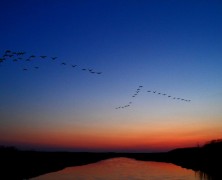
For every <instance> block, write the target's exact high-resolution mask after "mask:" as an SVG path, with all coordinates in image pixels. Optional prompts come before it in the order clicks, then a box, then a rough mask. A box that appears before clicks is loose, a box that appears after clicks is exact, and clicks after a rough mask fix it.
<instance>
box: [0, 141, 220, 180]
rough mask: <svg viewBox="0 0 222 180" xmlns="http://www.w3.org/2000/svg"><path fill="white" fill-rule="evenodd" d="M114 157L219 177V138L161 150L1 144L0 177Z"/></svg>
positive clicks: (22, 175) (15, 178)
mask: <svg viewBox="0 0 222 180" xmlns="http://www.w3.org/2000/svg"><path fill="white" fill-rule="evenodd" d="M114 157H127V158H133V159H136V160H142V161H157V162H167V163H173V164H176V165H178V166H181V167H184V168H187V169H192V170H194V171H196V172H200V173H202V174H203V175H206V176H209V177H211V179H218V180H219V179H222V175H221V172H222V171H221V170H222V166H220V164H221V162H222V142H213V143H210V144H207V145H205V146H203V147H192V148H180V149H175V150H172V151H169V152H164V153H87V152H79V153H78V152H40V151H19V150H17V149H15V148H9V147H6V148H5V147H4V148H3V147H2V148H0V168H1V174H0V179H5V180H6V179H10V180H11V179H13V180H20V179H28V178H33V177H36V176H39V175H42V174H45V173H49V172H54V171H58V170H62V169H64V168H65V167H70V166H79V165H85V164H90V163H95V162H98V161H101V160H105V159H108V158H114ZM209 179H210V178H209Z"/></svg>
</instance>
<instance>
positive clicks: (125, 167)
mask: <svg viewBox="0 0 222 180" xmlns="http://www.w3.org/2000/svg"><path fill="white" fill-rule="evenodd" d="M203 178H204V177H203ZM54 179H60V180H104V179H105V180H119V179H121V180H124V179H127V180H147V179H148V180H162V179H164V180H178V179H180V180H187V179H189V180H200V179H202V178H201V176H200V174H196V173H195V172H194V171H192V170H188V169H185V168H181V167H179V166H176V165H173V164H170V163H162V162H149V161H137V160H134V159H129V158H112V159H107V160H104V161H100V162H98V163H93V164H88V165H84V166H75V167H68V168H65V169H64V170H61V171H57V172H53V173H48V174H46V175H42V176H39V177H36V178H33V180H54Z"/></svg>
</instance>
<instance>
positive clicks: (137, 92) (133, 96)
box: [115, 86, 191, 109]
mask: <svg viewBox="0 0 222 180" xmlns="http://www.w3.org/2000/svg"><path fill="white" fill-rule="evenodd" d="M142 87H143V86H139V87H138V88H137V89H136V92H135V93H134V94H133V95H132V96H131V97H132V98H135V97H136V96H137V95H138V94H139V93H140V91H141V89H142ZM147 92H148V93H153V94H156V95H161V96H165V97H167V98H171V99H173V100H179V101H184V102H190V101H191V100H190V99H184V98H180V97H175V96H172V95H169V94H166V93H161V92H157V91H153V90H148V91H147ZM131 104H132V101H130V102H129V103H128V104H125V105H123V106H118V107H116V108H115V109H124V108H128V107H130V106H131Z"/></svg>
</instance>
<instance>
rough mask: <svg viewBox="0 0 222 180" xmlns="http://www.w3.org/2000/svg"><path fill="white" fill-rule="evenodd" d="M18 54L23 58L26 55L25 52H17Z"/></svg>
mask: <svg viewBox="0 0 222 180" xmlns="http://www.w3.org/2000/svg"><path fill="white" fill-rule="evenodd" d="M16 54H17V55H18V56H21V55H24V54H25V52H17V53H16Z"/></svg>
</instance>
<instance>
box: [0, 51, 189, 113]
mask: <svg viewBox="0 0 222 180" xmlns="http://www.w3.org/2000/svg"><path fill="white" fill-rule="evenodd" d="M57 59H58V57H56V56H52V57H50V56H46V55H39V56H37V55H33V54H31V55H28V54H27V53H26V52H24V51H18V52H15V51H11V50H6V51H5V52H4V54H3V55H2V57H0V64H2V63H4V62H6V61H12V62H14V63H16V62H19V61H23V62H26V61H27V62H29V61H38V60H50V61H56V62H58V63H59V64H60V65H61V66H69V67H71V68H74V69H79V70H81V71H84V72H88V73H90V74H97V75H100V74H102V72H100V71H95V70H93V69H92V68H85V67H80V66H79V65H76V64H68V63H67V62H64V61H62V62H61V61H60V62H59V61H58V60H57ZM32 69H35V70H38V69H40V67H39V66H32V67H30V66H29V67H28V68H27V67H23V69H22V70H23V71H29V70H32ZM142 89H143V86H141V85H140V86H138V88H137V89H136V90H135V92H134V93H133V94H132V95H131V100H129V102H128V103H126V104H124V105H121V106H118V107H116V108H115V109H124V108H128V107H130V106H131V105H132V103H133V100H134V99H135V98H136V97H137V96H138V95H139V94H140V93H141V90H142ZM147 92H148V93H150V94H152V95H158V96H162V97H166V98H169V99H172V100H177V101H183V102H190V101H191V100H189V99H185V98H181V97H177V96H173V95H169V94H167V93H163V92H158V91H156V90H147Z"/></svg>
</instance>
